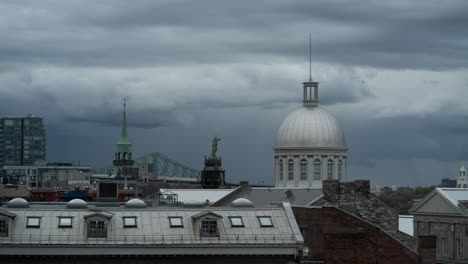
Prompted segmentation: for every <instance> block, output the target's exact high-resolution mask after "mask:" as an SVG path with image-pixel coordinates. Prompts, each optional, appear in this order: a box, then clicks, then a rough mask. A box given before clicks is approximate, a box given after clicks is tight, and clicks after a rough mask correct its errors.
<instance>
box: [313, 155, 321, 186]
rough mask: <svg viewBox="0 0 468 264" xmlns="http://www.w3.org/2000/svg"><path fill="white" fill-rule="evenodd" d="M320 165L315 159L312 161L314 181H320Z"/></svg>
mask: <svg viewBox="0 0 468 264" xmlns="http://www.w3.org/2000/svg"><path fill="white" fill-rule="evenodd" d="M321 165H322V163H321V162H320V160H318V159H316V160H315V161H314V180H316V181H320V180H321V178H322V177H321V176H320V172H321V170H322V168H321V167H322V166H321Z"/></svg>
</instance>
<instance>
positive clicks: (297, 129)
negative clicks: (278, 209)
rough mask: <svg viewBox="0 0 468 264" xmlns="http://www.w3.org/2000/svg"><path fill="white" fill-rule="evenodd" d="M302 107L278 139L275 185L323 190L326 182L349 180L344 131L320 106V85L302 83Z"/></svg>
mask: <svg viewBox="0 0 468 264" xmlns="http://www.w3.org/2000/svg"><path fill="white" fill-rule="evenodd" d="M303 89H304V90H303V96H304V98H303V106H302V107H300V108H298V109H297V110H295V111H293V112H292V113H290V114H289V115H288V116H287V117H286V119H284V121H283V123H282V124H281V126H280V128H279V130H278V134H277V137H276V144H275V147H274V152H275V158H274V160H275V178H276V180H275V186H276V187H312V188H322V181H323V180H328V179H330V180H342V181H345V180H346V177H347V173H346V171H347V170H346V169H347V152H348V148H347V146H346V140H345V136H344V132H343V130H342V129H341V126H340V124H339V123H338V121H337V120H336V118H335V117H334V116H333V114H332V113H330V112H329V111H328V110H326V109H324V108H322V107H320V106H319V99H318V82H314V81H312V79H309V81H307V82H304V83H303Z"/></svg>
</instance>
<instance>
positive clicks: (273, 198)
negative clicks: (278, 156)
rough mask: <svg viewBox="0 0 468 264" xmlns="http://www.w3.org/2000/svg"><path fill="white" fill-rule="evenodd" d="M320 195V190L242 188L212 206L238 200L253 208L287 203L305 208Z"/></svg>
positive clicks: (225, 204)
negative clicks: (243, 199)
mask: <svg viewBox="0 0 468 264" xmlns="http://www.w3.org/2000/svg"><path fill="white" fill-rule="evenodd" d="M321 195H322V189H318V188H258V187H250V186H248V187H244V188H238V189H236V191H234V192H232V193H230V194H228V195H227V196H226V197H224V198H222V199H220V200H219V201H217V202H216V203H214V204H213V206H231V205H232V202H233V201H234V200H236V199H238V198H245V199H248V200H249V201H251V202H252V203H253V204H254V206H256V207H258V206H260V207H262V206H271V205H278V204H282V203H283V202H288V203H290V204H291V205H295V206H307V205H308V204H309V203H310V202H311V201H313V200H315V199H317V198H318V197H320V196H321Z"/></svg>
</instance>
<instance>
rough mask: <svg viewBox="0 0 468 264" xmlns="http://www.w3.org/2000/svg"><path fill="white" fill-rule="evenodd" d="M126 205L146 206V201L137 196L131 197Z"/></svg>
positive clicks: (133, 206) (132, 206)
mask: <svg viewBox="0 0 468 264" xmlns="http://www.w3.org/2000/svg"><path fill="white" fill-rule="evenodd" d="M125 207H127V208H145V207H146V203H145V202H143V201H142V200H140V199H137V198H135V199H131V200H129V201H128V202H127V203H125Z"/></svg>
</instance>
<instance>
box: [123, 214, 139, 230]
mask: <svg viewBox="0 0 468 264" xmlns="http://www.w3.org/2000/svg"><path fill="white" fill-rule="evenodd" d="M123 224H124V228H126V227H137V223H136V217H133V216H132V217H123Z"/></svg>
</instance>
